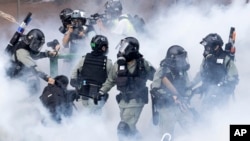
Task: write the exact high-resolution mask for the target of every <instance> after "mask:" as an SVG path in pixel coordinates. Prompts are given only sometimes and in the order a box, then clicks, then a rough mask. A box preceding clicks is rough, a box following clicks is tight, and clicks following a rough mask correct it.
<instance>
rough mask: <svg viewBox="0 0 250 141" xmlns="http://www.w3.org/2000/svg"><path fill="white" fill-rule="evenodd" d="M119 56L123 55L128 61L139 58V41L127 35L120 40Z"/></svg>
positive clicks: (118, 46)
mask: <svg viewBox="0 0 250 141" xmlns="http://www.w3.org/2000/svg"><path fill="white" fill-rule="evenodd" d="M116 48H119V53H118V56H123V57H124V58H125V59H126V61H127V62H129V61H131V60H133V59H137V58H139V57H140V56H141V55H140V53H139V41H138V40H137V39H136V38H134V37H126V38H124V39H122V40H121V41H120V43H119V44H118V45H117V47H116Z"/></svg>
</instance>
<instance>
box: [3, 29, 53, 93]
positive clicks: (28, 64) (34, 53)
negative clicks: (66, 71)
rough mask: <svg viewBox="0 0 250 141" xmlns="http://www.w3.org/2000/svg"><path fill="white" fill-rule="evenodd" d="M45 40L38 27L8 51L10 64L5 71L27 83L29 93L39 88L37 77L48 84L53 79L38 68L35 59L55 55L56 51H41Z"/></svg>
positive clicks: (51, 82)
mask: <svg viewBox="0 0 250 141" xmlns="http://www.w3.org/2000/svg"><path fill="white" fill-rule="evenodd" d="M44 42H45V36H44V34H43V32H42V31H41V30H39V29H32V30H30V31H29V32H28V33H27V34H26V35H24V36H23V37H21V39H20V41H19V42H18V43H17V44H16V45H14V46H13V49H12V50H11V51H9V52H8V53H9V55H11V60H10V65H9V66H8V68H7V70H6V72H7V75H8V76H9V77H10V78H13V79H20V80H21V81H23V82H25V83H26V84H28V87H29V89H30V93H31V94H34V93H37V92H38V91H39V90H40V83H39V82H40V81H39V77H40V78H41V79H43V80H45V81H47V82H48V83H50V84H53V83H54V79H53V78H51V77H50V76H49V75H47V74H46V73H44V72H43V71H41V70H40V68H39V67H38V65H37V63H36V62H35V60H37V59H41V58H45V57H54V56H56V54H57V52H56V51H47V52H41V51H40V50H41V48H42V46H43V44H44Z"/></svg>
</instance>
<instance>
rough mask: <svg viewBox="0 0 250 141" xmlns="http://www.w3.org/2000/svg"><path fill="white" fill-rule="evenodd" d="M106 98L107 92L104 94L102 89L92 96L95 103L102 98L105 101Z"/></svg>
mask: <svg viewBox="0 0 250 141" xmlns="http://www.w3.org/2000/svg"><path fill="white" fill-rule="evenodd" d="M107 99H108V94H105V93H104V92H103V91H99V92H98V94H96V95H95V96H94V98H93V100H94V104H95V105H97V104H98V101H100V100H104V101H105V102H106V101H107Z"/></svg>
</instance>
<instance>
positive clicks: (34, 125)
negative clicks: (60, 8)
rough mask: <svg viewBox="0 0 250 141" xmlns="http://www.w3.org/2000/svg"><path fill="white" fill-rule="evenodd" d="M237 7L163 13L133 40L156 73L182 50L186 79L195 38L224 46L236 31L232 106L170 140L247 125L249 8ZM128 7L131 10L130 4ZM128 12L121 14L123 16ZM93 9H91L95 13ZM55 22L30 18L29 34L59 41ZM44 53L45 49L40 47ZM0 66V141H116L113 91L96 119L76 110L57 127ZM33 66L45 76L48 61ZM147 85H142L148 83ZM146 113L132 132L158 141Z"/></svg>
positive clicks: (221, 139)
mask: <svg viewBox="0 0 250 141" xmlns="http://www.w3.org/2000/svg"><path fill="white" fill-rule="evenodd" d="M243 3H244V0H242V1H240V0H235V1H233V3H232V4H231V5H227V6H223V5H216V4H210V5H208V4H206V5H203V4H201V5H199V6H198V5H196V6H186V5H181V4H180V5H175V6H173V7H171V8H169V9H168V11H167V12H160V13H159V14H157V17H154V18H152V20H148V22H149V23H147V29H148V32H149V33H148V34H149V35H144V36H140V37H138V39H139V41H140V51H141V52H142V53H143V54H144V57H145V58H146V59H147V60H149V61H150V62H151V63H152V65H153V66H154V67H156V68H157V67H158V66H159V63H160V61H161V60H162V59H163V58H164V57H165V55H166V51H167V49H168V47H170V46H171V45H174V44H178V45H181V46H183V47H184V48H185V49H186V50H187V51H188V57H189V62H190V64H191V69H190V72H189V73H190V77H191V79H192V78H193V77H194V75H195V74H196V72H197V71H198V70H199V66H200V63H201V60H202V52H203V47H202V46H201V45H200V44H199V42H200V41H201V39H202V38H203V37H205V36H206V35H207V34H208V33H218V34H220V35H221V37H222V39H223V41H224V43H226V42H227V41H228V34H229V29H230V27H231V26H234V27H235V28H236V44H235V45H236V62H235V63H236V65H237V67H238V71H239V75H240V82H239V84H238V86H237V88H236V91H235V101H232V102H231V104H230V105H229V107H228V108H227V109H224V110H223V111H215V112H214V113H213V114H212V115H211V118H210V120H209V122H208V123H209V124H206V126H205V125H203V124H201V125H199V126H197V127H194V128H193V131H192V132H191V133H190V134H188V135H182V134H181V133H182V132H183V131H182V129H181V128H178V126H177V134H179V133H180V134H179V136H178V137H177V139H176V141H184V140H185V141H186V140H189V141H201V140H202V141H211V140H213V141H228V140H229V125H230V124H249V123H250V110H249V109H248V107H249V106H250V104H249V100H250V96H249V86H248V83H249V80H250V68H249V64H250V63H249V59H248V58H249V54H250V49H249V45H250V40H249V35H250V26H249V25H250V21H249V20H248V17H249V13H250V5H249V4H248V5H245V4H243ZM88 4H89V5H91V4H93V3H91V2H90V3H88ZM130 7H131V9H132V5H131V6H129V8H130ZM129 8H127V7H125V8H124V9H126V11H129ZM98 10H99V9H98V8H97V9H96V11H98ZM88 11H91V10H88ZM93 11H94V10H93ZM91 12H92V11H91ZM98 12H99V11H98ZM56 20H57V19H46V22H45V20H44V19H43V20H41V19H33V20H32V22H31V23H30V26H29V29H31V27H38V28H41V29H42V30H43V31H44V33H45V35H46V41H51V40H53V39H55V38H57V39H58V40H61V39H62V37H63V35H62V34H61V33H59V31H58V27H59V26H60V22H59V21H57V22H55V21H56ZM58 20H59V19H58ZM10 28H13V33H14V31H15V30H16V28H17V27H16V26H15V25H14V26H13V25H10ZM6 34H7V33H1V39H0V40H1V43H2V44H1V51H2V50H3V49H4V48H5V46H6V45H7V43H8V41H9V39H7V36H6ZM109 40H110V44H111V45H110V53H109V56H110V58H111V59H112V60H113V62H114V61H115V59H116V53H117V50H115V45H116V44H118V42H119V40H118V39H117V38H109ZM45 49H48V48H47V47H44V50H45ZM87 50H88V49H87ZM83 54H84V53H83ZM0 62H1V63H0V81H1V86H0V115H1V118H0V141H24V140H25V141H71V140H75V141H78V140H89V141H116V140H117V137H116V127H117V124H118V122H119V109H118V105H117V104H116V102H115V95H116V94H117V93H118V92H117V91H116V88H115V87H114V88H113V89H112V90H111V91H110V92H109V93H110V99H109V101H108V103H107V104H106V105H105V107H104V111H103V115H102V116H101V117H94V116H89V115H87V114H86V113H85V112H84V111H81V108H79V110H78V111H76V112H75V113H74V115H73V117H72V118H71V119H65V120H64V122H63V123H62V124H61V125H57V124H55V123H53V122H52V121H51V120H50V119H49V118H48V117H49V116H48V113H47V111H46V110H45V109H44V108H43V107H42V105H41V104H40V102H39V99H38V96H40V93H39V94H38V95H35V96H32V97H30V96H29V95H28V94H27V90H26V88H25V84H23V83H21V82H18V81H15V80H8V79H7V78H5V76H4V69H3V68H4V65H6V64H5V62H6V59H5V56H4V55H1V56H0ZM38 63H39V66H41V67H43V69H44V71H45V72H47V73H49V65H48V63H49V61H48V59H43V60H41V61H38ZM61 69H65V68H61ZM150 83H151V82H148V84H150ZM42 84H43V85H45V84H46V83H44V82H43V83H42ZM78 106H80V104H78ZM150 108H151V103H150V102H149V104H147V105H146V106H145V108H144V110H143V112H142V115H141V118H140V119H139V122H138V129H139V130H140V131H141V133H142V136H143V138H144V140H145V141H153V140H154V141H158V140H160V137H157V136H156V135H155V134H154V133H155V127H154V126H153V125H152V122H151V109H150ZM44 118H45V119H46V121H47V123H48V124H47V125H46V126H44V125H42V124H41V122H40V121H41V119H44Z"/></svg>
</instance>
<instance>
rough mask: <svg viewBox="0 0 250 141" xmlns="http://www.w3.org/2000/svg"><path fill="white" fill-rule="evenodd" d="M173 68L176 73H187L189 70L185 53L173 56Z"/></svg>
mask: <svg viewBox="0 0 250 141" xmlns="http://www.w3.org/2000/svg"><path fill="white" fill-rule="evenodd" d="M174 60H175V66H176V70H178V71H187V70H188V69H189V68H190V65H189V61H188V58H187V52H184V53H182V54H180V55H176V56H175V59H174Z"/></svg>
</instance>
